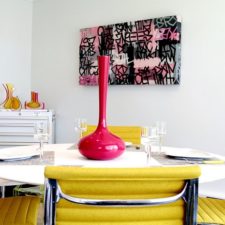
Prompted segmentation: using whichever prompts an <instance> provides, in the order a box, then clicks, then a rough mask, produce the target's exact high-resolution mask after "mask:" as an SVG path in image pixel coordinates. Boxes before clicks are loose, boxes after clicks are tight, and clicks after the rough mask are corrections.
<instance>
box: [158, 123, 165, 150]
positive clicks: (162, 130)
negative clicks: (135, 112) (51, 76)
mask: <svg viewBox="0 0 225 225" xmlns="http://www.w3.org/2000/svg"><path fill="white" fill-rule="evenodd" d="M156 128H157V134H158V136H159V154H161V153H162V144H163V139H164V137H165V135H166V122H164V121H157V122H156Z"/></svg>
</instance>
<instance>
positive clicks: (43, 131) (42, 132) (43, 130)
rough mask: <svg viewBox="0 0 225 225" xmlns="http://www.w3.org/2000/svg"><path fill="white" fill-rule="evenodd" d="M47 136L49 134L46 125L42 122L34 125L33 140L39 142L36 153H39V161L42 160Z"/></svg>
mask: <svg viewBox="0 0 225 225" xmlns="http://www.w3.org/2000/svg"><path fill="white" fill-rule="evenodd" d="M49 134H50V130H49V126H48V123H44V122H38V123H35V127H34V138H35V139H37V140H38V141H39V148H38V151H39V153H40V159H41V160H43V147H44V143H46V142H48V139H49Z"/></svg>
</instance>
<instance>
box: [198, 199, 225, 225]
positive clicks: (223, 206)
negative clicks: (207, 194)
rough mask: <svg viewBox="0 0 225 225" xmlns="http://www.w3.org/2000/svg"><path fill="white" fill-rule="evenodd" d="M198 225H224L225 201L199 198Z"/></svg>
mask: <svg viewBox="0 0 225 225" xmlns="http://www.w3.org/2000/svg"><path fill="white" fill-rule="evenodd" d="M198 224H204V225H207V224H224V225H225V200H222V199H214V198H203V197H200V198H199V206H198Z"/></svg>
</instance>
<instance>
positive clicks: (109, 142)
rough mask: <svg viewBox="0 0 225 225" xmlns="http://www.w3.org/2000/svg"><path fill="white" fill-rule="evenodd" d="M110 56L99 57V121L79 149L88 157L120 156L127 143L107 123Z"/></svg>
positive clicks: (81, 142)
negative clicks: (111, 130) (112, 131)
mask: <svg viewBox="0 0 225 225" xmlns="http://www.w3.org/2000/svg"><path fill="white" fill-rule="evenodd" d="M109 59H110V57H109V56H99V57H98V69H99V121H98V126H97V128H96V130H95V131H94V132H93V133H92V134H90V135H88V136H85V137H83V138H82V139H81V140H80V141H79V143H78V149H79V151H80V153H81V154H82V155H84V156H85V157H87V158H88V159H96V160H108V159H114V158H116V157H118V156H120V155H121V154H122V153H123V152H124V150H125V144H124V142H123V140H121V139H120V138H119V137H117V136H116V135H114V134H112V133H110V132H109V131H108V129H107V125H106V100H107V90H108V73H109Z"/></svg>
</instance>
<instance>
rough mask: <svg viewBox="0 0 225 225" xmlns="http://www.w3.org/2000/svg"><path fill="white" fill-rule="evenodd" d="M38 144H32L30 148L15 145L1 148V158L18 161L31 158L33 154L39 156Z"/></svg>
mask: <svg viewBox="0 0 225 225" xmlns="http://www.w3.org/2000/svg"><path fill="white" fill-rule="evenodd" d="M36 148H37V146H35V147H34V146H31V148H30V149H28V148H27V147H26V148H23V147H19V148H16V147H13V148H5V149H0V160H2V161H16V160H24V159H29V158H31V157H33V156H38V155H39V154H40V153H39V152H38V151H37V150H36Z"/></svg>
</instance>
